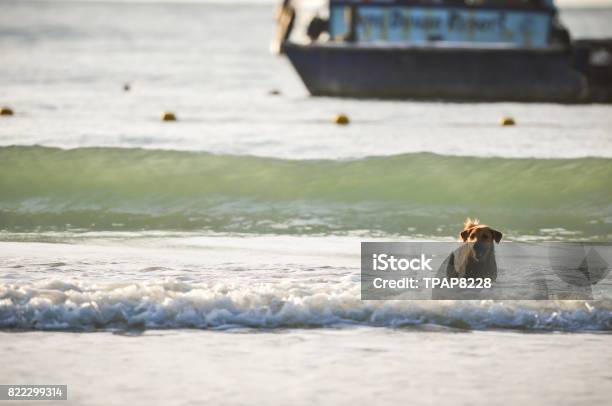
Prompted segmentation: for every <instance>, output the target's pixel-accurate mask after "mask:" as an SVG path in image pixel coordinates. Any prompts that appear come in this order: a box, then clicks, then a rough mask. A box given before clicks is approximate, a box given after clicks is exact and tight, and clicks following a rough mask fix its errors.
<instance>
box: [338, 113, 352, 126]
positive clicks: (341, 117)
mask: <svg viewBox="0 0 612 406" xmlns="http://www.w3.org/2000/svg"><path fill="white" fill-rule="evenodd" d="M334 122H335V123H336V124H340V125H347V124H348V123H349V118H348V116H347V115H346V114H338V115H337V116H336V118H335V119H334Z"/></svg>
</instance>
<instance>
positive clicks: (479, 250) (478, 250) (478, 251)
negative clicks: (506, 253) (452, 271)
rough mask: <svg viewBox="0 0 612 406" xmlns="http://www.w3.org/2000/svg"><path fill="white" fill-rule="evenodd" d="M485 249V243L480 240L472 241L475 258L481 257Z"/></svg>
mask: <svg viewBox="0 0 612 406" xmlns="http://www.w3.org/2000/svg"><path fill="white" fill-rule="evenodd" d="M486 250H487V247H485V244H483V243H481V242H480V241H477V242H475V243H474V254H475V255H476V258H481V257H482V256H483V255H484V254H485V252H486Z"/></svg>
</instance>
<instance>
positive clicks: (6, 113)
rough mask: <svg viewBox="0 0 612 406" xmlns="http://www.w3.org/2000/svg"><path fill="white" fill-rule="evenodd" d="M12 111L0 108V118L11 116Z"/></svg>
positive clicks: (8, 108) (7, 108)
mask: <svg viewBox="0 0 612 406" xmlns="http://www.w3.org/2000/svg"><path fill="white" fill-rule="evenodd" d="M12 115H13V110H12V109H11V108H10V107H0V116H12Z"/></svg>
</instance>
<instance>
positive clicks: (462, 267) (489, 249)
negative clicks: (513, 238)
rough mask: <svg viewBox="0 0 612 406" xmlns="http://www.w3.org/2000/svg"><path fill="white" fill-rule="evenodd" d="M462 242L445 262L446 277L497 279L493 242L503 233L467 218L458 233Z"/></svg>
mask: <svg viewBox="0 0 612 406" xmlns="http://www.w3.org/2000/svg"><path fill="white" fill-rule="evenodd" d="M460 237H461V240H462V241H463V244H462V245H461V246H460V247H459V248H457V249H456V250H455V251H453V252H452V253H451V254H450V256H449V258H448V261H446V262H447V266H446V276H447V277H448V278H490V279H491V281H494V280H496V279H497V263H496V262H495V244H499V242H500V241H501V239H502V237H503V234H502V233H501V232H499V231H497V230H495V229H493V228H491V227H489V226H487V225H485V224H480V221H479V220H478V219H474V220H472V219H470V218H467V219H466V220H465V223H464V227H463V231H462V232H461V234H460Z"/></svg>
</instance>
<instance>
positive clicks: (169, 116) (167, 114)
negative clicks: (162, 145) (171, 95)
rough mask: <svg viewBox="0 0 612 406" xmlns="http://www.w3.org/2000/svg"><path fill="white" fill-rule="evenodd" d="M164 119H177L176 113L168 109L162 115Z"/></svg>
mask: <svg viewBox="0 0 612 406" xmlns="http://www.w3.org/2000/svg"><path fill="white" fill-rule="evenodd" d="M162 121H176V115H175V114H174V113H172V112H170V111H166V112H165V113H164V114H163V115H162Z"/></svg>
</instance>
